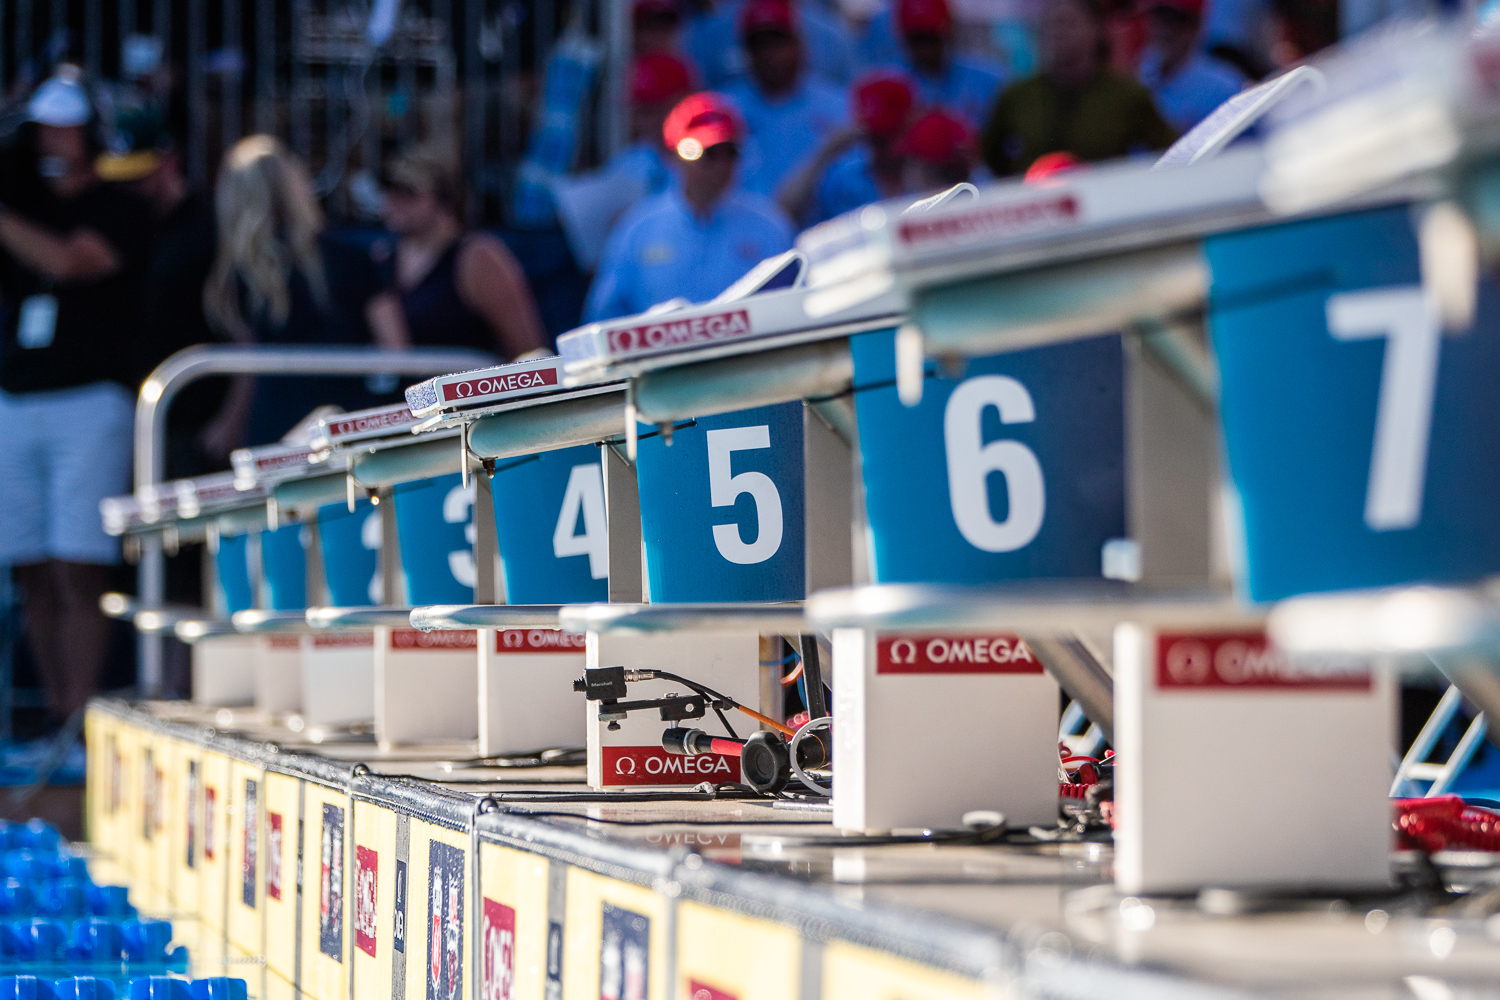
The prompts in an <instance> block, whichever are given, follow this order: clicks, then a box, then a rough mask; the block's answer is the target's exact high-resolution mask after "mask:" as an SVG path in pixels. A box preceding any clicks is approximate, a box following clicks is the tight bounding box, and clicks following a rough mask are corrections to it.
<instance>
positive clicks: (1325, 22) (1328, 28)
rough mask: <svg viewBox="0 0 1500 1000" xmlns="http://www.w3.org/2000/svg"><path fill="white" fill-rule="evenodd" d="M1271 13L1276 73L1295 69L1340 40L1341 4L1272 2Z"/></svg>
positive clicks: (1298, 0)
mask: <svg viewBox="0 0 1500 1000" xmlns="http://www.w3.org/2000/svg"><path fill="white" fill-rule="evenodd" d="M1271 11H1272V14H1271V21H1272V25H1273V32H1274V35H1275V41H1274V42H1273V44H1272V45H1271V64H1272V65H1273V66H1274V67H1276V68H1277V69H1286V68H1287V67H1289V66H1295V65H1296V64H1297V63H1300V62H1302V61H1303V60H1304V59H1306V58H1307V57H1309V56H1311V55H1313V54H1314V53H1316V52H1319V51H1321V50H1322V49H1325V48H1327V47H1328V46H1330V45H1333V44H1334V43H1335V42H1337V41H1338V40H1339V27H1340V25H1339V11H1340V7H1339V3H1338V0H1272V3H1271ZM1345 30H1346V31H1348V30H1349V28H1348V26H1345Z"/></svg>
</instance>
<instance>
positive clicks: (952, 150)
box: [896, 108, 974, 167]
mask: <svg viewBox="0 0 1500 1000" xmlns="http://www.w3.org/2000/svg"><path fill="white" fill-rule="evenodd" d="M973 147H974V131H973V130H972V129H970V128H969V126H968V125H966V124H964V122H963V121H962V120H961V119H959V118H955V117H954V116H953V115H951V114H949V113H948V112H947V111H944V110H942V109H941V108H938V109H934V110H932V111H929V112H927V113H926V114H925V115H923V116H922V117H921V118H918V119H917V120H916V121H915V122H913V123H912V126H911V128H909V129H907V130H906V134H905V135H903V136H902V137H901V139H900V141H899V142H897V143H896V152H897V153H900V154H901V155H903V156H913V157H916V158H917V159H919V160H925V161H926V162H928V163H931V164H933V165H935V166H939V167H943V166H947V165H948V164H950V163H952V162H953V161H955V160H957V159H959V158H960V157H962V158H963V159H965V160H971V159H972V158H973V155H974V151H973Z"/></svg>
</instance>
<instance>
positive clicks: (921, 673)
mask: <svg viewBox="0 0 1500 1000" xmlns="http://www.w3.org/2000/svg"><path fill="white" fill-rule="evenodd" d="M894 340H895V335H894V334H893V333H892V332H889V331H886V332H877V333H869V334H862V335H859V336H856V337H854V338H852V340H851V347H852V351H853V356H854V372H855V376H854V391H855V396H854V398H855V409H856V412H857V416H858V424H859V444H860V462H861V472H862V480H863V488H864V501H865V516H866V521H867V531H866V539H867V544H868V565H869V567H870V575H871V577H872V579H873V582H876V583H907V584H963V585H970V584H986V583H997V582H1004V581H1022V580H1040V579H1050V580H1088V579H1093V580H1098V579H1100V578H1101V577H1111V578H1116V579H1122V580H1141V579H1148V580H1153V581H1172V582H1202V581H1204V580H1205V579H1207V578H1208V577H1209V576H1210V574H1211V567H1212V564H1213V558H1212V554H1211V538H1212V536H1213V532H1212V531H1211V530H1210V509H1211V502H1210V497H1211V493H1212V487H1213V483H1214V480H1215V475H1216V464H1215V461H1214V445H1213V433H1212V423H1211V421H1210V418H1209V414H1208V410H1207V408H1206V406H1204V405H1202V404H1200V403H1199V402H1198V401H1196V400H1195V399H1193V397H1192V395H1191V393H1190V392H1189V391H1188V390H1186V389H1185V388H1184V387H1183V386H1182V385H1180V384H1179V383H1178V382H1177V381H1175V380H1174V379H1173V378H1172V377H1171V376H1170V375H1169V374H1168V372H1167V371H1166V370H1165V369H1164V368H1162V367H1160V366H1159V364H1158V362H1156V361H1155V360H1154V359H1152V358H1151V357H1149V356H1147V355H1146V354H1145V353H1144V352H1143V351H1142V350H1140V348H1139V346H1138V345H1137V344H1136V343H1135V342H1134V341H1132V340H1128V339H1126V338H1122V337H1121V336H1119V335H1114V334H1111V335H1105V336H1099V337H1093V338H1088V339H1085V340H1079V341H1073V342H1069V343H1064V344H1058V345H1054V346H1048V347H1040V348H1035V349H1031V350H1024V351H1016V352H1013V353H1009V354H1003V355H995V356H991V357H983V358H972V359H969V360H968V361H967V362H966V364H965V366H964V369H963V371H962V373H960V374H956V375H952V376H950V375H946V374H942V375H940V374H938V373H936V372H930V373H928V375H927V376H926V378H925V380H924V385H923V393H922V399H921V402H920V403H919V404H918V405H916V406H913V407H907V406H905V405H903V404H902V402H901V400H900V399H899V398H898V394H897V389H896V384H895V383H896V369H895V342H894ZM1085 639H1086V641H1088V644H1089V645H1091V646H1092V648H1093V649H1094V650H1096V651H1097V653H1098V655H1100V656H1101V658H1104V659H1107V658H1108V657H1109V649H1110V647H1109V641H1108V637H1107V636H1097V637H1085ZM1090 640H1092V641H1090ZM1057 705H1058V689H1057V684H1056V682H1055V681H1054V680H1053V679H1052V677H1051V675H1050V674H1048V673H1047V672H1046V671H1045V670H1044V669H1043V664H1042V662H1041V660H1040V659H1039V655H1038V653H1037V652H1036V651H1035V650H1033V649H1032V647H1031V645H1030V644H1029V643H1028V641H1027V637H1026V636H1018V635H1009V634H1005V633H998V632H997V633H994V634H990V635H966V636H941V635H876V634H873V633H868V632H862V631H859V630H855V629H840V630H838V631H837V632H836V633H835V635H834V706H835V707H834V716H835V732H836V733H837V736H836V739H837V741H838V742H837V754H838V756H839V766H838V767H837V768H836V769H835V772H834V774H835V777H834V797H833V801H834V822H835V824H836V825H838V826H839V827H842V828H846V829H892V828H904V827H935V828H949V827H954V826H957V825H958V824H959V821H960V818H961V817H962V816H963V814H964V813H965V812H967V811H969V810H974V809H999V810H1000V811H1002V812H1003V813H1004V814H1005V815H1006V817H1007V819H1008V820H1010V821H1011V822H1012V823H1022V824H1025V823H1047V824H1050V823H1052V822H1053V821H1054V820H1055V818H1056V812H1057V766H1058V765H1057V749H1056V739H1057V736H1056V734H1057V722H1058V717H1057ZM918 719H920V720H927V721H929V722H930V723H937V722H938V721H939V720H941V725H942V727H943V731H944V732H947V733H951V734H954V735H955V737H956V738H955V739H952V740H949V741H943V744H942V745H941V746H932V747H929V748H927V750H926V751H925V752H924V755H923V760H922V765H921V767H915V766H913V764H912V762H911V761H910V760H909V759H908V758H909V757H910V754H909V751H908V749H907V748H906V747H904V746H903V744H902V741H901V740H899V739H895V738H893V737H894V734H896V733H898V732H900V731H902V730H903V729H905V728H908V727H909V726H910V725H911V724H912V723H913V721H914V720H918ZM851 764H852V765H854V766H850V765H851ZM932 773H942V774H946V775H949V776H950V778H949V779H947V780H944V781H942V782H933V781H931V780H930V775H931V774H932Z"/></svg>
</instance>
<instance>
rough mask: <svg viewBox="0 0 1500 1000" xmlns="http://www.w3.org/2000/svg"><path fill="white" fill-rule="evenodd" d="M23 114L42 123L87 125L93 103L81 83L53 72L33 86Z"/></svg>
mask: <svg viewBox="0 0 1500 1000" xmlns="http://www.w3.org/2000/svg"><path fill="white" fill-rule="evenodd" d="M26 117H27V118H29V119H30V120H31V121H34V122H40V123H41V124H43V125H56V126H58V127H59V128H67V127H69V126H72V125H87V124H88V123H89V119H91V118H93V117H94V108H93V105H91V104H90V103H89V95H88V94H87V92H85V91H84V89H83V84H81V83H79V82H78V81H77V80H75V79H73V78H71V77H67V76H62V75H58V76H53V77H50V78H48V79H47V80H46V81H45V82H43V83H42V85H41V86H40V87H38V88H36V93H34V94H32V95H31V103H30V104H28V105H27V106H26Z"/></svg>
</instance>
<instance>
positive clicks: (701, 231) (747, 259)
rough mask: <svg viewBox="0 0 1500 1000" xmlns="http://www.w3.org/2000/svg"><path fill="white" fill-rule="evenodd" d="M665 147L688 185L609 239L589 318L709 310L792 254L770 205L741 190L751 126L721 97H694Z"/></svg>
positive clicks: (786, 231) (633, 214)
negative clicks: (739, 174) (665, 309)
mask: <svg viewBox="0 0 1500 1000" xmlns="http://www.w3.org/2000/svg"><path fill="white" fill-rule="evenodd" d="M663 138H664V139H665V140H666V143H667V146H668V148H670V149H672V150H674V151H675V154H676V156H677V159H678V161H679V164H680V168H679V169H680V170H681V175H682V176H681V182H680V183H679V184H675V185H673V186H672V187H671V188H669V189H668V190H667V191H666V192H664V193H663V194H659V195H657V196H656V197H654V198H648V199H647V200H645V201H643V202H641V203H640V204H639V205H637V206H636V207H635V208H633V209H631V211H630V213H629V214H628V215H626V217H625V218H624V219H623V220H621V222H620V227H619V229H617V230H616V231H615V233H614V235H612V236H611V237H610V240H609V245H608V246H607V247H606V248H605V251H604V260H603V263H601V264H600V267H599V274H598V276H597V277H596V278H595V279H594V287H593V288H592V289H591V290H590V291H589V300H588V305H587V307H586V309H585V313H584V318H585V319H587V320H600V319H611V318H613V317H616V316H628V315H631V314H634V313H640V312H644V311H645V310H646V309H649V308H650V307H651V306H653V305H656V304H657V303H658V302H664V301H666V300H668V299H672V298H676V297H678V296H682V297H684V298H687V299H689V300H691V301H693V302H704V301H707V300H708V299H711V298H713V297H714V296H715V295H718V294H719V293H720V292H722V291H723V290H724V289H726V288H728V287H729V286H730V285H731V284H733V283H734V281H735V280H736V279H737V278H739V277H740V276H741V275H743V274H744V273H745V272H746V271H748V270H749V269H750V268H751V267H753V266H755V265H756V264H757V263H759V262H760V261H762V260H764V259H765V258H767V257H771V256H773V255H775V254H778V253H781V252H782V251H784V250H787V249H789V248H790V247H791V245H792V228H791V226H790V225H789V224H788V223H787V221H786V219H785V217H784V216H783V215H782V214H781V212H780V211H779V210H778V209H777V208H776V206H775V205H774V204H772V203H771V202H770V201H768V200H766V199H765V198H762V197H760V196H758V195H754V194H750V193H749V192H746V191H742V190H740V189H739V188H738V186H737V184H736V183H735V173H736V168H737V166H738V160H739V144H740V142H741V141H742V139H743V138H744V124H743V123H742V122H741V121H740V119H739V114H738V112H736V110H735V107H734V105H733V104H731V103H730V102H729V101H728V100H726V99H725V98H724V97H723V96H721V95H719V94H712V93H702V94H694V95H692V96H691V97H689V98H687V99H686V100H684V101H683V102H682V103H681V104H679V105H678V106H677V107H675V108H673V109H672V113H671V114H670V115H668V116H667V121H666V126H665V128H664V129H663Z"/></svg>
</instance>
